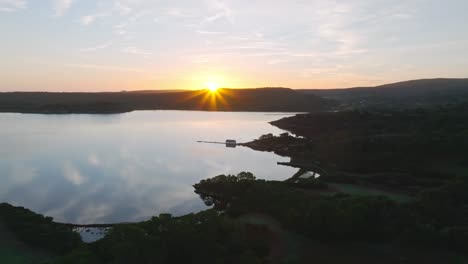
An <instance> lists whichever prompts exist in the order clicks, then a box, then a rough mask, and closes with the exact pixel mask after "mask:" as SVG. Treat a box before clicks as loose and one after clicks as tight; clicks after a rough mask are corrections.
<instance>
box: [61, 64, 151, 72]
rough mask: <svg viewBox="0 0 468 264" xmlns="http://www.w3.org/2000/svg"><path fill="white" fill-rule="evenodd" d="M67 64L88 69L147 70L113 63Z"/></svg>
mask: <svg viewBox="0 0 468 264" xmlns="http://www.w3.org/2000/svg"><path fill="white" fill-rule="evenodd" d="M66 66H68V67H77V68H86V69H95V70H104V71H122V72H145V71H144V70H142V69H138V68H130V67H119V66H113V65H99V64H81V63H71V64H67V65H66Z"/></svg>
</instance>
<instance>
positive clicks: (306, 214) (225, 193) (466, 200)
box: [195, 175, 468, 254]
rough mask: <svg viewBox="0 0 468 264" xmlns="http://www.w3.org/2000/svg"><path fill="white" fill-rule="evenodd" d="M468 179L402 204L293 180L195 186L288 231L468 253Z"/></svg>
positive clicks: (235, 210)
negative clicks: (306, 187) (324, 191)
mask: <svg viewBox="0 0 468 264" xmlns="http://www.w3.org/2000/svg"><path fill="white" fill-rule="evenodd" d="M467 188H468V179H467V178H460V179H456V180H453V181H451V182H449V183H448V184H446V185H444V186H442V187H440V188H434V189H428V190H425V191H422V192H421V193H420V195H419V196H418V198H417V199H415V200H413V201H410V202H406V203H398V202H395V201H393V200H390V199H388V198H386V197H385V196H352V195H346V194H341V193H338V194H336V195H333V196H328V195H313V193H314V192H315V191H314V190H312V191H311V192H312V194H311V192H304V191H303V189H302V188H296V187H294V186H292V185H291V184H289V183H284V182H270V181H263V180H257V181H255V180H253V179H252V178H247V179H246V178H244V177H239V176H233V175H228V176H225V175H220V176H217V177H214V178H212V179H208V180H203V181H201V182H200V183H198V184H196V185H195V189H196V192H197V193H198V194H200V196H201V197H202V199H203V200H204V201H206V202H207V203H208V204H214V205H215V207H214V208H215V209H217V210H222V211H224V212H225V213H226V214H228V215H230V216H232V217H237V216H241V215H244V214H248V213H252V212H255V213H257V214H263V215H268V216H270V217H273V218H274V219H276V220H277V221H279V222H280V223H281V224H282V225H284V227H286V228H287V229H289V230H294V231H296V232H297V233H300V234H303V235H305V236H308V237H310V238H311V239H314V240H319V241H325V242H333V243H343V242H346V243H352V242H380V243H383V242H392V243H396V244H399V245H401V244H404V245H407V246H410V245H415V244H418V245H419V246H423V247H427V248H428V250H429V249H430V250H436V249H438V248H446V249H447V250H449V249H452V250H457V251H458V252H459V253H463V254H468V232H466V231H467V230H468V206H467V205H468V195H467V192H466V190H467Z"/></svg>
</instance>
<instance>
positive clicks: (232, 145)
mask: <svg viewBox="0 0 468 264" xmlns="http://www.w3.org/2000/svg"><path fill="white" fill-rule="evenodd" d="M236 146H237V142H236V141H235V140H234V139H226V147H227V148H235V147H236Z"/></svg>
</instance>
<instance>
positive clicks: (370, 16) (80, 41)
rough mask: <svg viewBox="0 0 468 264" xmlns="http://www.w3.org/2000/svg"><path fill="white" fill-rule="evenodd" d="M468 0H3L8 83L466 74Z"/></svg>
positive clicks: (200, 82) (131, 86)
mask: <svg viewBox="0 0 468 264" xmlns="http://www.w3.org/2000/svg"><path fill="white" fill-rule="evenodd" d="M467 10H468V1H467V0H445V1H441V0H405V1H403V0H353V1H350V0H335V1H330V0H288V1H286V0H0V34H1V37H0V91H120V90H147V89H201V88H205V87H206V86H209V83H211V85H212V84H213V83H215V84H217V85H219V86H221V87H231V88H240V87H280V86H281V87H290V88H296V89H299V88H345V87H354V86H372V85H378V84H384V83H390V82H396V81H403V80H410V79H419V78H437V77H450V78H466V77H468V48H467V47H468V15H466V11H467Z"/></svg>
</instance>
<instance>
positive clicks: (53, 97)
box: [0, 88, 335, 114]
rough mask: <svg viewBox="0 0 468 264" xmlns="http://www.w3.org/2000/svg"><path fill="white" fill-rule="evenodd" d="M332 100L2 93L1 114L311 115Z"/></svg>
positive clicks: (287, 94)
mask: <svg viewBox="0 0 468 264" xmlns="http://www.w3.org/2000/svg"><path fill="white" fill-rule="evenodd" d="M334 105H335V102H334V101H333V100H328V99H323V98H321V97H318V96H316V95H313V94H306V95H304V94H303V93H301V92H298V91H295V90H292V89H286V88H260V89H220V90H218V92H217V93H216V94H212V93H210V92H209V91H208V90H199V91H180V92H166V93H164V92H151V91H147V92H107V93H52V92H11V93H0V112H18V113H58V114H66V113H119V112H120V113H121V112H128V111H133V110H205V111H259V112H260V111H264V112H272V111H277V112H282V111H284V112H309V111H321V110H327V109H330V108H331V107H333V106H334Z"/></svg>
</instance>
